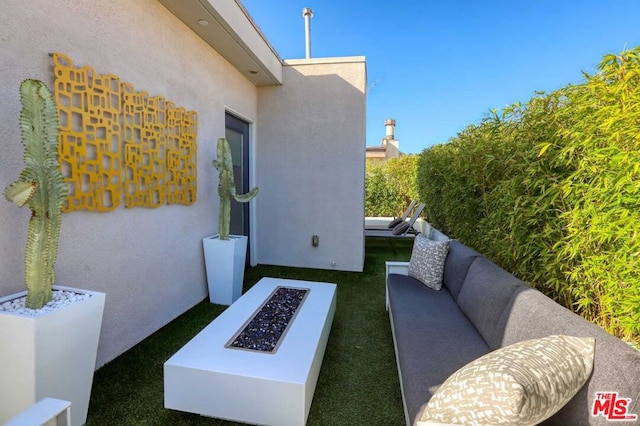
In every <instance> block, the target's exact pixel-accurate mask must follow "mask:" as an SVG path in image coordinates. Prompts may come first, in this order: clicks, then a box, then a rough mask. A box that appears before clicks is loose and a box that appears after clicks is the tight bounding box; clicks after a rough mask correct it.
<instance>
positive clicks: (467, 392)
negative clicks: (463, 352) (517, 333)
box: [416, 336, 595, 426]
mask: <svg viewBox="0 0 640 426" xmlns="http://www.w3.org/2000/svg"><path fill="white" fill-rule="evenodd" d="M594 347H595V339H593V338H590V337H573V336H547V337H543V338H541V339H533V340H526V341H523V342H518V343H515V344H513V345H510V346H507V347H504V348H501V349H498V350H495V351H493V352H491V353H488V354H487V355H485V356H483V357H480V358H478V359H477V360H475V361H472V362H470V363H469V364H467V365H465V366H464V367H462V368H461V369H459V370H458V371H456V372H455V373H453V374H452V375H451V376H450V377H449V378H448V379H447V380H446V381H445V382H444V383H443V384H442V386H440V388H439V389H438V390H437V391H436V393H435V394H434V395H433V397H431V399H430V400H429V402H428V404H427V406H426V407H425V409H424V411H423V412H422V413H421V414H419V415H418V419H417V422H416V424H417V426H426V425H434V424H439V423H447V424H465V425H466V424H483V425H485V424H492V425H518V426H528V425H536V424H538V423H540V422H542V421H544V420H545V419H548V418H549V417H551V416H552V415H553V414H555V413H556V412H558V411H559V410H560V409H561V408H562V407H564V406H565V405H566V404H567V403H568V402H569V401H570V400H571V398H573V396H574V395H575V394H576V393H577V392H578V391H579V390H580V388H582V386H583V385H584V384H585V382H586V381H587V380H588V378H589V376H590V375H591V371H592V370H593V354H594Z"/></svg>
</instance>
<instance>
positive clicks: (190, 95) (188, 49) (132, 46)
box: [0, 0, 320, 366]
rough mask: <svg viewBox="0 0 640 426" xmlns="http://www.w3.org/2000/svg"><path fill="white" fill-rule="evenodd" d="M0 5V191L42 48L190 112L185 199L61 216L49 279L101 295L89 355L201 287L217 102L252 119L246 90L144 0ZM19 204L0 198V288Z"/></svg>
mask: <svg viewBox="0 0 640 426" xmlns="http://www.w3.org/2000/svg"><path fill="white" fill-rule="evenodd" d="M0 10H1V13H0V149H1V155H0V190H3V189H4V187H5V186H6V185H7V184H9V183H11V182H13V181H15V180H16V179H17V177H18V174H19V172H20V171H21V170H22V165H23V162H22V152H23V151H22V144H21V143H20V134H19V126H18V116H19V110H20V102H19V96H18V88H19V85H20V82H21V81H22V80H23V79H25V78H37V79H41V80H43V81H45V82H47V83H48V84H49V85H50V87H53V86H52V84H53V72H52V62H51V58H50V57H49V55H48V53H50V52H54V51H58V52H61V53H64V54H66V55H68V56H70V57H71V59H72V60H73V61H74V63H75V64H76V65H91V66H93V67H94V68H95V70H96V72H98V73H113V74H116V75H118V76H119V77H120V78H121V79H122V81H126V82H129V83H131V84H133V85H134V87H135V88H136V89H137V90H145V91H147V92H148V93H149V94H150V95H161V96H163V97H165V98H166V99H169V100H171V101H173V102H175V103H176V105H179V106H183V107H185V108H186V109H187V110H196V111H197V112H198V122H199V126H198V194H197V202H196V203H195V204H194V205H192V206H178V205H173V206H168V205H165V206H162V207H160V208H158V209H145V208H133V209H125V208H124V207H119V208H118V209H116V210H115V211H113V212H109V213H94V212H72V213H69V214H65V215H64V216H63V222H62V236H61V241H60V251H59V258H58V262H57V264H56V270H57V282H58V283H59V284H62V285H68V286H72V287H80V288H86V289H91V290H97V291H102V292H105V293H106V294H107V302H106V308H105V314H104V320H103V327H102V335H101V338H100V346H99V350H98V360H97V365H98V366H100V365H102V364H104V363H105V362H108V361H109V360H111V359H113V358H114V357H116V356H117V355H119V354H121V353H122V352H124V351H125V350H127V349H128V348H130V347H132V346H133V345H135V344H136V343H138V342H139V341H141V340H142V339H144V338H145V337H147V336H148V335H150V334H151V333H152V332H154V331H155V330H157V329H159V328H160V327H162V326H163V325H165V324H166V323H167V322H169V321H170V320H171V319H173V318H175V317H176V316H178V315H180V314H181V313H183V312H184V311H185V310H187V309H188V308H190V307H191V306H193V305H194V304H196V303H198V302H199V301H201V300H202V299H203V298H204V297H205V296H206V280H205V272H204V263H203V259H202V242H201V240H202V238H203V237H204V236H206V235H209V234H212V233H214V230H215V227H216V226H217V208H218V201H217V196H215V186H216V185H217V173H216V171H215V169H214V168H213V167H212V166H211V161H212V159H213V158H214V157H215V142H216V141H217V138H218V137H220V136H223V135H224V111H225V108H229V109H231V110H233V111H236V112H238V113H240V114H242V115H243V116H244V117H246V118H248V119H250V120H255V119H256V116H257V89H256V87H255V86H254V85H253V84H251V83H250V82H249V81H248V80H247V79H246V78H245V77H243V76H242V75H241V74H240V73H239V72H238V71H237V70H236V69H234V68H233V67H232V66H231V65H230V64H229V63H228V62H227V61H225V60H224V59H223V58H222V57H221V56H220V55H218V54H217V53H216V52H215V51H214V50H213V49H212V48H211V47H210V46H208V45H207V44H206V43H205V42H204V41H202V40H201V39H200V38H199V37H198V36H197V35H195V34H194V33H193V32H192V31H191V30H189V29H188V28H187V27H186V26H185V25H184V24H183V23H182V22H180V21H179V20H178V19H177V18H176V17H175V16H173V15H172V14H171V13H170V12H169V11H168V10H167V9H166V8H164V6H162V5H161V4H160V3H159V2H157V1H156V0H110V1H95V0H29V1H28V2H25V1H24V0H2V5H1V6H0ZM276 183H277V182H276ZM267 188H269V187H267ZM271 190H272V191H273V189H271ZM2 198H3V197H2ZM318 201H320V200H318ZM29 215H30V212H29V210H28V209H26V208H23V209H18V208H17V207H16V206H15V205H13V204H10V203H8V202H6V201H5V200H4V199H2V200H0V271H2V274H1V275H0V295H2V296H4V295H8V294H11V293H14V292H16V291H19V290H22V289H23V288H24V285H23V280H24V278H23V277H24V260H23V256H24V246H25V241H26V229H27V222H28V219H29ZM308 232H310V231H308ZM318 232H320V231H318ZM3 344H7V342H0V346H1V345H3Z"/></svg>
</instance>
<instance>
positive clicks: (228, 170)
mask: <svg viewBox="0 0 640 426" xmlns="http://www.w3.org/2000/svg"><path fill="white" fill-rule="evenodd" d="M217 154H218V158H217V159H216V160H213V166H214V167H215V168H216V169H218V173H219V179H218V196H219V197H220V211H219V213H218V233H219V234H220V239H221V240H228V239H229V226H230V222H231V199H232V198H233V199H235V200H236V201H238V202H240V203H247V202H249V201H251V200H252V199H253V198H254V197H255V196H256V195H257V194H258V187H254V188H253V189H251V191H249V192H248V193H246V194H237V193H236V185H235V182H234V180H233V161H232V158H231V148H230V147H229V143H228V142H227V140H226V139H225V138H220V139H218V147H217Z"/></svg>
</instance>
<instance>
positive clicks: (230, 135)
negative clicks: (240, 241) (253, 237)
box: [225, 113, 249, 262]
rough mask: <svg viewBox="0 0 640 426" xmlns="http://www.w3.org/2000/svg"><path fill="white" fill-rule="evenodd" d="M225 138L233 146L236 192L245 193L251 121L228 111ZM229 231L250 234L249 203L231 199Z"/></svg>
mask: <svg viewBox="0 0 640 426" xmlns="http://www.w3.org/2000/svg"><path fill="white" fill-rule="evenodd" d="M225 138H227V142H229V147H230V148H231V157H232V159H233V179H234V181H235V184H236V192H237V193H238V194H245V193H247V192H248V191H249V123H247V122H245V121H243V120H241V119H239V118H238V117H236V116H234V115H231V114H229V113H226V114H225ZM229 232H230V233H231V234H233V235H246V236H248V235H249V203H239V202H237V201H236V200H232V201H231V223H230V226H229ZM248 259H249V249H248V248H247V262H248Z"/></svg>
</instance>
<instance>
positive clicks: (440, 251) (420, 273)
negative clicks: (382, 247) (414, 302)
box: [409, 234, 449, 290]
mask: <svg viewBox="0 0 640 426" xmlns="http://www.w3.org/2000/svg"><path fill="white" fill-rule="evenodd" d="M447 253H449V241H434V240H430V239H429V238H427V237H425V236H424V235H422V234H418V235H416V239H415V241H414V242H413V250H412V251H411V260H410V261H409V276H410V277H413V278H415V279H417V280H418V281H420V282H421V283H422V284H424V285H426V286H427V287H429V288H432V289H434V290H440V289H441V288H442V275H443V273H444V262H445V260H447Z"/></svg>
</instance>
